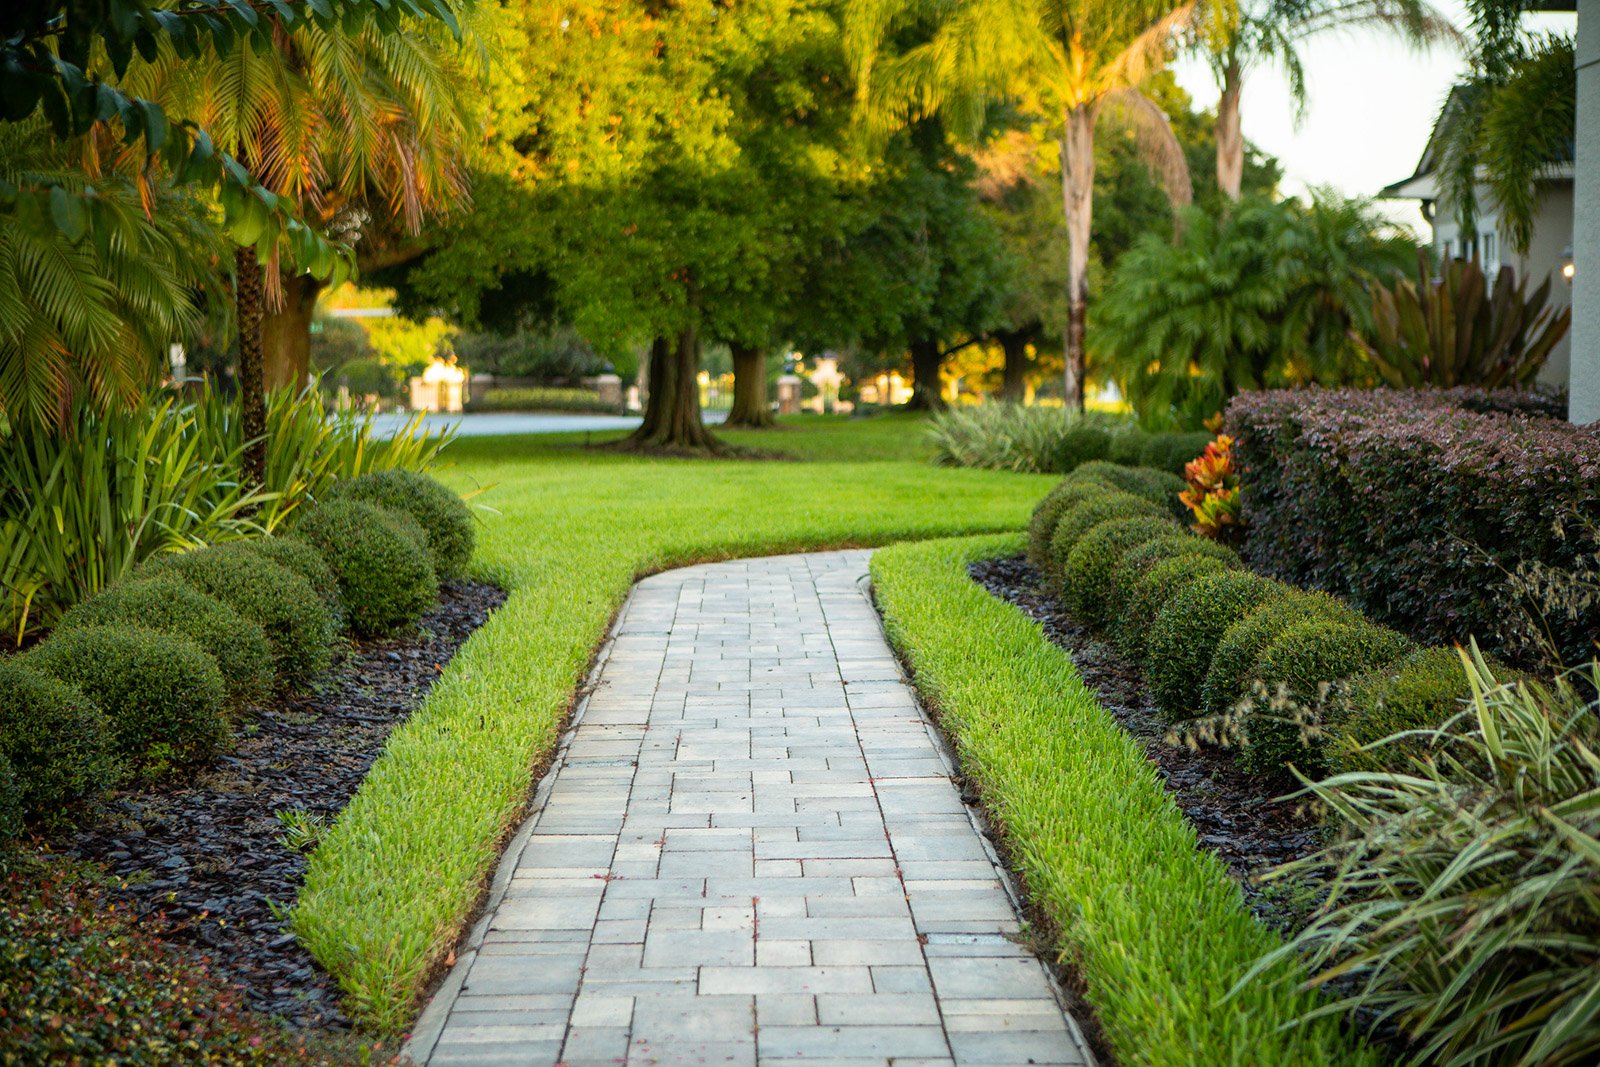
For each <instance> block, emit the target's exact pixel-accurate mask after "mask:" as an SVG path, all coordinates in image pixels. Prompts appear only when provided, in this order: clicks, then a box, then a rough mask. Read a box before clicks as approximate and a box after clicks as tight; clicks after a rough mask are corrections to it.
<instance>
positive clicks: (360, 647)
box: [51, 582, 505, 1029]
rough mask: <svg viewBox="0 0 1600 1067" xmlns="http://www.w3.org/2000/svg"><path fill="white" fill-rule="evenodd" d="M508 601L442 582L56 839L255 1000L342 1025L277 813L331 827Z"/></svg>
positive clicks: (322, 1024) (300, 869)
mask: <svg viewBox="0 0 1600 1067" xmlns="http://www.w3.org/2000/svg"><path fill="white" fill-rule="evenodd" d="M504 601H505V594H504V593H503V592H501V591H500V590H499V589H496V588H495V587H494V586H491V585H485V584H483V583H479V582H445V583H442V587H441V589H440V600H439V603H438V604H437V605H436V606H435V607H434V608H433V610H431V611H429V612H428V614H427V615H425V616H423V619H422V622H421V623H420V625H419V626H418V628H417V630H415V631H412V632H410V633H406V634H401V635H399V636H396V637H392V638H387V639H384V640H373V641H359V642H356V643H354V644H351V645H349V646H347V647H346V648H345V649H344V650H343V652H342V654H341V655H340V656H339V657H338V660H337V662H336V663H335V665H334V667H333V668H332V669H331V670H330V671H328V672H327V673H326V674H325V675H323V677H322V678H321V679H320V680H319V682H318V684H317V686H316V687H315V689H314V691H312V692H308V693H303V694H297V695H294V696H291V697H288V698H286V699H284V700H283V701H282V702H281V703H279V704H278V705H277V706H275V707H269V708H265V709H261V710H260V711H259V712H257V713H256V714H255V716H254V717H253V718H252V719H251V720H249V721H247V722H245V723H243V724H241V725H240V726H239V727H238V728H237V730H236V732H237V735H238V745H237V746H236V747H235V749H234V750H233V752H231V753H229V754H228V755H225V756H222V757H220V758H219V759H217V761H216V762H215V763H214V764H212V765H211V766H210V767H208V768H205V769H204V770H201V771H198V772H189V773H186V774H182V775H180V776H178V777H177V778H175V779H173V780H171V781H169V782H167V783H164V784H163V785H161V786H159V787H157V788H155V789H153V790H148V791H140V790H135V791H127V792H122V793H119V794H117V795H116V796H114V797H112V798H111V800H110V801H109V803H108V804H107V805H106V807H105V811H104V814H103V817H102V818H101V819H100V820H99V821H98V822H96V823H94V824H92V825H87V826H84V827H80V828H79V829H78V830H76V831H74V832H73V833H71V834H69V835H66V836H63V837H61V838H59V839H58V840H55V841H53V842H51V845H52V847H53V849H54V850H55V852H56V853H57V854H59V855H65V856H72V857H76V858H80V859H86V860H93V861H96V862H98V863H100V864H102V865H103V866H104V867H106V869H107V870H109V871H110V872H111V873H112V874H114V875H116V876H117V877H118V879H119V880H120V884H119V888H117V889H116V890H115V893H116V894H117V895H120V896H121V897H123V898H124V899H126V900H127V901H129V902H130V903H131V904H132V905H133V906H134V907H135V908H137V909H138V911H139V914H140V915H141V916H144V915H150V916H156V915H164V916H165V918H166V925H167V930H166V932H165V933H164V935H163V936H165V937H166V938H167V939H168V940H170V941H174V942H177V943H179V944H187V945H190V946H193V947H194V948H195V949H196V950H198V951H199V952H202V953H204V954H205V955H206V956H207V957H209V958H210V960H211V963H212V969H213V971H214V972H216V973H217V974H218V976H219V977H220V978H222V979H223V980H225V981H228V982H231V983H236V984H238V985H239V986H240V987H242V988H243V990H244V992H245V996H246V998H247V1000H248V1003H249V1006H250V1008H252V1009H253V1010H255V1011H260V1012H264V1013H266V1014H269V1015H276V1016H280V1017H282V1018H283V1019H284V1020H286V1021H287V1022H289V1023H290V1024H292V1025H295V1026H310V1027H318V1028H335V1029H342V1028H347V1027H348V1026H349V1025H350V1024H349V1020H348V1019H346V1018H345V1016H344V1015H343V1013H341V1012H340V1011H339V1008H338V1003H337V1001H338V990H337V988H336V986H335V985H334V982H333V980H332V979H331V978H330V977H329V976H328V974H327V972H325V971H323V969H322V968H321V967H319V966H317V964H316V963H315V962H314V961H313V960H312V958H311V955H310V953H308V952H307V951H306V950H305V949H304V948H302V947H301V946H300V945H299V943H298V942H296V941H295V939H294V935H293V934H291V933H290V932H289V928H288V922H287V914H286V912H287V909H288V907H289V906H290V905H292V904H293V903H294V900H295V898H296V895H297V894H298V893H299V891H300V884H301V880H302V879H303V877H304V876H305V869H306V858H305V856H304V855H303V854H302V853H300V852H298V851H295V850H294V849H292V848H290V847H288V846H286V845H285V844H284V843H283V842H282V840H280V839H281V838H282V837H283V834H284V830H285V827H284V824H283V822H282V821H280V820H279V818H278V817H277V813H278V812H280V811H284V810H286V809H287V810H295V809H299V810H303V811H305V812H306V813H308V814H310V815H312V816H314V817H316V818H317V819H319V820H320V821H321V822H322V823H323V824H324V825H326V824H330V823H331V822H332V821H333V817H334V816H335V815H336V814H338V812H339V811H340V809H342V808H343V807H344V805H345V803H346V802H348V801H349V799H350V797H351V796H352V795H354V793H355V791H356V787H357V786H359V785H360V784H361V780H362V779H363V778H364V777H365V776H366V773H367V769H368V768H369V767H371V766H372V763H373V761H374V760H375V759H376V758H377V756H378V753H379V752H380V751H382V749H383V743H384V740H385V739H386V738H387V737H388V736H389V731H390V730H392V729H393V728H394V727H395V726H396V725H398V724H399V723H401V722H403V721H404V720H405V719H406V717H407V716H409V715H410V714H411V712H412V711H414V710H415V709H416V708H417V706H418V705H419V704H421V703H422V699H423V697H425V696H426V695H427V693H428V689H429V688H430V687H431V686H432V685H433V680H434V679H435V678H437V677H438V675H439V672H440V671H441V670H442V669H443V667H444V665H445V664H446V663H448V662H449V661H450V657H451V656H453V655H455V652H456V649H458V648H460V647H461V644H462V643H463V642H464V641H466V639H467V638H468V637H469V636H471V634H472V632H473V631H474V630H476V629H477V628H478V627H479V626H482V625H483V624H484V622H485V621H486V620H487V619H488V616H489V613H490V612H491V611H493V610H494V609H495V608H497V607H499V606H500V605H501V603H503V602H504Z"/></svg>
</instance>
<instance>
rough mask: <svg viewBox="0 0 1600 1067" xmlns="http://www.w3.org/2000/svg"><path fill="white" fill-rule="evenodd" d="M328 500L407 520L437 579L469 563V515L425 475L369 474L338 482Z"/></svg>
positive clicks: (453, 574) (401, 472)
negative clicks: (421, 537) (415, 526)
mask: <svg viewBox="0 0 1600 1067" xmlns="http://www.w3.org/2000/svg"><path fill="white" fill-rule="evenodd" d="M330 497H331V499H334V500H360V501H362V502H364V503H367V504H375V505H377V506H378V507H382V508H388V509H389V510H391V511H397V512H400V513H401V514H405V515H409V516H411V517H412V518H413V519H415V520H416V521H417V522H418V523H419V524H420V525H421V526H422V529H423V532H424V534H425V535H426V537H427V542H428V552H429V554H430V555H431V556H432V561H433V569H434V571H435V572H436V573H437V574H438V575H439V577H441V578H455V577H458V576H459V575H460V574H461V573H462V572H464V571H465V570H466V569H467V564H468V563H469V562H471V560H472V549H473V545H474V541H475V534H474V531H473V527H472V512H471V511H470V510H468V508H467V505H466V502H465V501H463V500H462V499H461V497H459V496H457V495H456V494H455V493H453V492H451V491H450V490H449V489H447V488H445V487H444V486H443V485H442V484H440V483H439V482H438V481H437V480H435V479H433V478H430V477H428V476H427V475H426V474H421V473H418V472H417V471H408V470H398V469H396V470H386V471H373V472H371V473H369V474H363V475H360V476H359V477H356V478H352V479H350V480H349V481H344V482H339V483H338V484H336V485H335V486H334V487H333V492H332V494H330Z"/></svg>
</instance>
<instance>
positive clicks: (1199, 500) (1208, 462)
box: [1178, 435, 1244, 541]
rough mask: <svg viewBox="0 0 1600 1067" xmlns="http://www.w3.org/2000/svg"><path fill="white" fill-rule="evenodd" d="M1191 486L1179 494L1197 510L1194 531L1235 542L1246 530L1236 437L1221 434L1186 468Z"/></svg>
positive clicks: (1186, 477)
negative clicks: (1234, 461)
mask: <svg viewBox="0 0 1600 1067" xmlns="http://www.w3.org/2000/svg"><path fill="white" fill-rule="evenodd" d="M1183 477H1184V480H1185V481H1187V482H1188V483H1189V488H1187V489H1185V490H1184V491H1183V492H1181V493H1179V494H1178V499H1179V500H1180V501H1182V502H1183V505H1184V506H1185V507H1187V508H1188V509H1189V510H1190V511H1192V512H1193V513H1194V519H1195V521H1194V524H1193V529H1194V532H1195V533H1197V534H1199V535H1200V536H1201V537H1209V538H1211V539H1212V540H1214V541H1236V540H1238V538H1239V535H1240V533H1241V532H1242V531H1243V529H1244V518H1243V516H1242V515H1241V514H1240V509H1239V472H1238V471H1237V470H1236V469H1235V467H1234V465H1233V438H1231V437H1228V436H1227V435H1222V436H1219V437H1218V438H1217V439H1216V440H1215V441H1212V442H1211V443H1210V444H1208V445H1206V450H1205V451H1204V452H1202V453H1201V454H1200V457H1199V458H1198V459H1194V460H1191V461H1190V462H1189V463H1188V464H1187V465H1186V466H1185V467H1184V468H1183Z"/></svg>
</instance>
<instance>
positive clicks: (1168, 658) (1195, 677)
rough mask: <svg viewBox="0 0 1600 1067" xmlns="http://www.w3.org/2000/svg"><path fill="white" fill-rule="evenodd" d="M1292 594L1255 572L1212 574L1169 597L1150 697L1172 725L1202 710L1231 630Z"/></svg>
mask: <svg viewBox="0 0 1600 1067" xmlns="http://www.w3.org/2000/svg"><path fill="white" fill-rule="evenodd" d="M1288 594H1289V587H1288V586H1286V585H1284V584H1282V583H1281V582H1275V581H1273V580H1272V579H1270V578H1263V577H1261V576H1260V575H1259V574H1251V573H1250V572H1249V571H1242V570H1241V571H1224V572H1220V573H1217V574H1207V575H1203V576H1202V577H1200V578H1198V579H1196V580H1195V581H1193V582H1190V583H1189V584H1188V585H1187V586H1185V587H1184V588H1183V589H1182V590H1180V591H1179V592H1177V593H1175V594H1174V595H1173V596H1171V597H1170V598H1168V600H1167V602H1166V604H1165V605H1163V606H1162V608H1161V610H1160V611H1159V612H1157V613H1156V618H1155V623H1154V624H1153V625H1152V626H1151V628H1150V636H1149V641H1148V644H1147V653H1148V654H1147V656H1146V667H1145V670H1146V672H1147V673H1148V675H1149V679H1150V695H1151V696H1152V697H1154V698H1155V702H1156V707H1158V708H1160V709H1161V712H1162V714H1163V715H1165V716H1166V717H1167V719H1168V720H1170V721H1177V720H1180V719H1188V718H1193V717H1194V716H1195V715H1198V714H1199V712H1200V706H1201V697H1202V691H1203V690H1204V688H1205V684H1206V674H1207V673H1208V672H1209V671H1210V670H1211V657H1212V655H1213V654H1214V653H1215V652H1216V650H1217V645H1218V644H1219V643H1220V642H1221V641H1222V637H1223V635H1224V634H1225V633H1227V631H1228V628H1229V627H1231V626H1232V625H1233V624H1234V623H1236V622H1238V621H1240V620H1241V619H1243V618H1244V617H1245V616H1246V615H1248V614H1250V612H1252V611H1254V610H1255V609H1256V608H1258V607H1260V606H1261V605H1262V604H1265V603H1267V602H1269V601H1272V600H1278V599H1281V598H1282V597H1284V596H1287V595H1288Z"/></svg>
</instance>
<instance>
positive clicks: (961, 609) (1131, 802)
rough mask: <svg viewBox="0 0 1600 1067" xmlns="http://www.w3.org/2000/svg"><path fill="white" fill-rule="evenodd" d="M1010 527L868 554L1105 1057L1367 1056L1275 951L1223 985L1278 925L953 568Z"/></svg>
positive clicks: (1000, 610)
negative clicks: (1320, 1012) (1263, 918)
mask: <svg viewBox="0 0 1600 1067" xmlns="http://www.w3.org/2000/svg"><path fill="white" fill-rule="evenodd" d="M1021 544H1022V542H1021V539H1020V538H1019V537H1015V536H1010V537H980V538H962V539H958V540H947V541H934V542H928V543H922V544H909V545H896V546H894V547H892V548H887V549H884V550H883V551H881V552H878V553H877V554H876V555H874V556H873V559H872V577H873V584H874V588H875V590H876V593H877V598H878V602H879V605H880V606H881V607H882V609H883V613H884V625H885V628H886V629H887V631H888V634H889V638H890V640H891V641H892V642H893V643H894V645H895V647H896V649H898V650H899V652H900V654H901V655H902V656H904V657H905V659H906V661H907V663H908V664H909V665H910V667H911V670H912V672H913V676H914V679H915V682H916V685H917V689H918V691H919V692H920V693H921V695H922V696H923V698H924V700H925V701H926V702H927V703H928V705H929V706H930V707H931V708H933V709H934V710H935V712H936V714H937V717H938V721H939V725H940V726H941V728H942V729H943V730H944V732H945V734H946V735H947V736H948V737H949V738H950V739H951V741H952V742H953V744H954V745H955V748H956V751H957V753H958V754H959V756H960V758H961V765H962V771H963V773H964V775H965V776H966V778H967V780H968V781H970V782H972V783H973V784H974V785H975V786H976V787H977V789H978V790H979V792H980V794H981V795H982V797H983V800H984V803H985V805H986V806H987V808H988V810H989V812H990V813H991V815H992V816H993V817H994V818H995V820H996V821H997V823H998V825H999V828H1000V831H1001V834H1002V836H1003V837H1004V839H1005V841H1006V843H1007V845H1008V848H1009V850H1010V854H1011V856H1012V858H1013V860H1014V862H1015V863H1016V864H1017V866H1018V868H1019V870H1020V871H1021V873H1022V875H1023V877H1024V879H1025V881H1026V884H1027V889H1028V893H1029V896H1030V898H1031V899H1032V901H1033V902H1034V904H1035V906H1037V907H1038V908H1039V909H1040V910H1041V911H1042V912H1043V913H1044V914H1045V915H1046V916H1048V918H1049V919H1050V921H1051V924H1052V926H1053V929H1051V930H1050V931H1049V933H1050V934H1051V935H1052V936H1053V937H1055V938H1056V944H1055V947H1056V949H1057V950H1058V951H1059V952H1060V953H1061V954H1062V955H1063V956H1064V957H1066V958H1067V959H1068V960H1069V961H1070V962H1071V964H1072V965H1073V966H1074V968H1075V969H1076V970H1077V972H1078V974H1079V975H1080V976H1081V977H1082V980H1083V983H1084V991H1085V996H1086V998H1087V1000H1088V1002H1089V1003H1090V1004H1091V1005H1092V1006H1093V1008H1094V1010H1095V1013H1096V1017H1097V1018H1098V1020H1099V1022H1100V1025H1101V1029H1102V1031H1103V1033H1104V1034H1105V1038H1106V1041H1107V1042H1108V1043H1109V1044H1110V1046H1111V1050H1112V1053H1113V1054H1114V1055H1115V1057H1116V1058H1117V1060H1118V1061H1119V1062H1121V1063H1125V1064H1130V1065H1132V1064H1144V1065H1152V1067H1189V1065H1193V1067H1227V1065H1240V1067H1243V1065H1252V1067H1253V1065H1256V1064H1262V1063H1271V1064H1319V1065H1343V1064H1376V1063H1378V1062H1379V1060H1378V1057H1377V1056H1376V1055H1374V1054H1373V1053H1372V1052H1370V1051H1369V1050H1367V1049H1365V1048H1363V1047H1362V1046H1361V1045H1360V1043H1359V1042H1358V1041H1357V1040H1356V1039H1354V1038H1351V1037H1347V1036H1346V1035H1344V1034H1342V1033H1341V1032H1340V1031H1339V1027H1338V1024H1337V1022H1335V1021H1332V1020H1328V1019H1322V1020H1319V1021H1316V1022H1313V1023H1309V1024H1297V1023H1295V1022H1294V1021H1295V1020H1296V1019H1298V1018H1300V1017H1301V1016H1302V1015H1304V1014H1305V1013H1306V1012H1308V1011H1309V1010H1311V1009H1312V1008H1313V1007H1314V1006H1315V1000H1314V999H1313V997H1312V995H1311V994H1309V993H1305V992H1302V991H1301V990H1300V989H1299V983H1300V981H1301V980H1302V979H1303V978H1304V975H1303V974H1301V973H1299V972H1298V971H1296V970H1295V969H1294V968H1292V967H1291V966H1289V965H1288V964H1279V965H1278V966H1275V967H1271V968H1268V969H1267V970H1266V972H1265V973H1264V974H1263V975H1262V976H1261V978H1260V979H1259V980H1258V981H1254V982H1252V983H1251V984H1250V985H1248V986H1247V987H1245V988H1244V989H1243V990H1241V991H1240V992H1239V993H1238V994H1237V995H1236V996H1233V997H1231V998H1230V997H1229V996H1228V994H1229V990H1230V989H1231V988H1232V987H1233V985H1234V983H1235V982H1236V981H1237V980H1238V979H1239V978H1241V977H1242V976H1243V975H1244V973H1245V972H1246V971H1247V970H1248V969H1249V968H1250V967H1251V966H1252V965H1253V964H1254V963H1255V962H1256V961H1257V960H1259V959H1260V958H1261V957H1262V956H1263V955H1265V954H1266V953H1267V952H1269V951H1270V950H1272V949H1273V948H1275V947H1276V946H1277V944H1278V941H1277V938H1276V937H1275V936H1274V935H1273V934H1272V933H1271V932H1270V931H1268V930H1267V929H1266V928H1265V927H1263V926H1261V925H1260V924H1259V923H1257V922H1256V921H1255V920H1254V919H1253V918H1252V917H1251V915H1250V912H1249V910H1248V909H1247V908H1246V907H1245V906H1244V902H1243V899H1242V898H1241V896H1240V894H1239V890H1238V888H1237V886H1235V885H1234V883H1233V881H1232V880H1231V879H1230V878H1229V876H1228V874H1227V872H1226V870H1225V869H1224V868H1223V865H1222V863H1221V862H1220V861H1219V860H1218V859H1217V858H1216V857H1215V856H1213V855H1211V854H1210V853H1207V852H1202V851H1201V850H1200V849H1199V848H1198V843H1197V841H1196V836H1195V831H1194V829H1193V827H1192V826H1191V825H1190V824H1189V822H1188V821H1187V820H1186V819H1185V818H1184V817H1183V814H1182V813H1181V812H1180V811H1179V810H1178V809H1177V807H1176V805H1174V804H1173V802H1172V800H1171V799H1170V798H1169V797H1168V796H1167V795H1166V792H1165V790H1164V788H1163V786H1162V783H1161V779H1160V777H1159V775H1158V774H1157V773H1156V771H1155V769H1154V768H1153V767H1152V766H1151V764H1150V763H1149V761H1148V760H1147V759H1146V758H1145V754H1144V752H1143V750H1142V749H1141V748H1140V747H1139V744H1138V742H1136V741H1135V740H1134V739H1133V738H1132V737H1130V736H1129V735H1128V733H1127V732H1126V731H1125V730H1124V729H1123V728H1122V727H1121V726H1120V725H1119V724H1118V723H1117V722H1116V720H1115V719H1114V718H1113V717H1112V716H1111V715H1110V713H1109V712H1107V711H1106V710H1105V709H1104V708H1102V707H1100V706H1099V704H1098V703H1096V701H1095V700H1094V698H1093V696H1092V695H1091V694H1090V693H1089V692H1088V691H1087V690H1086V689H1085V688H1084V685H1083V682H1082V681H1081V679H1080V678H1079V677H1078V674H1077V672H1076V671H1075V670H1074V669H1073V666H1072V662H1071V659H1070V658H1069V657H1068V656H1067V654H1066V653H1065V652H1063V651H1062V650H1061V649H1059V648H1057V647H1055V646H1054V645H1052V644H1051V643H1050V642H1049V640H1048V639H1046V638H1045V636H1044V635H1043V634H1042V633H1041V632H1040V629H1039V627H1038V626H1036V625H1035V624H1033V623H1032V622H1030V621H1029V620H1028V619H1027V617H1026V616H1024V615H1023V614H1022V612H1020V611H1019V610H1017V609H1016V608H1015V607H1013V606H1011V605H1009V604H1007V603H1005V602H1004V601H1001V600H999V599H996V598H995V597H993V596H990V595H989V594H988V593H987V592H986V591H985V590H984V589H983V588H982V587H981V586H979V585H978V584H977V583H975V582H973V581H972V580H971V579H970V578H969V577H968V576H967V566H968V564H969V563H971V562H973V561H975V560H980V559H988V558H992V557H995V556H1001V555H1006V554H1009V553H1012V552H1015V551H1017V550H1018V549H1019V548H1020V547H1021Z"/></svg>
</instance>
